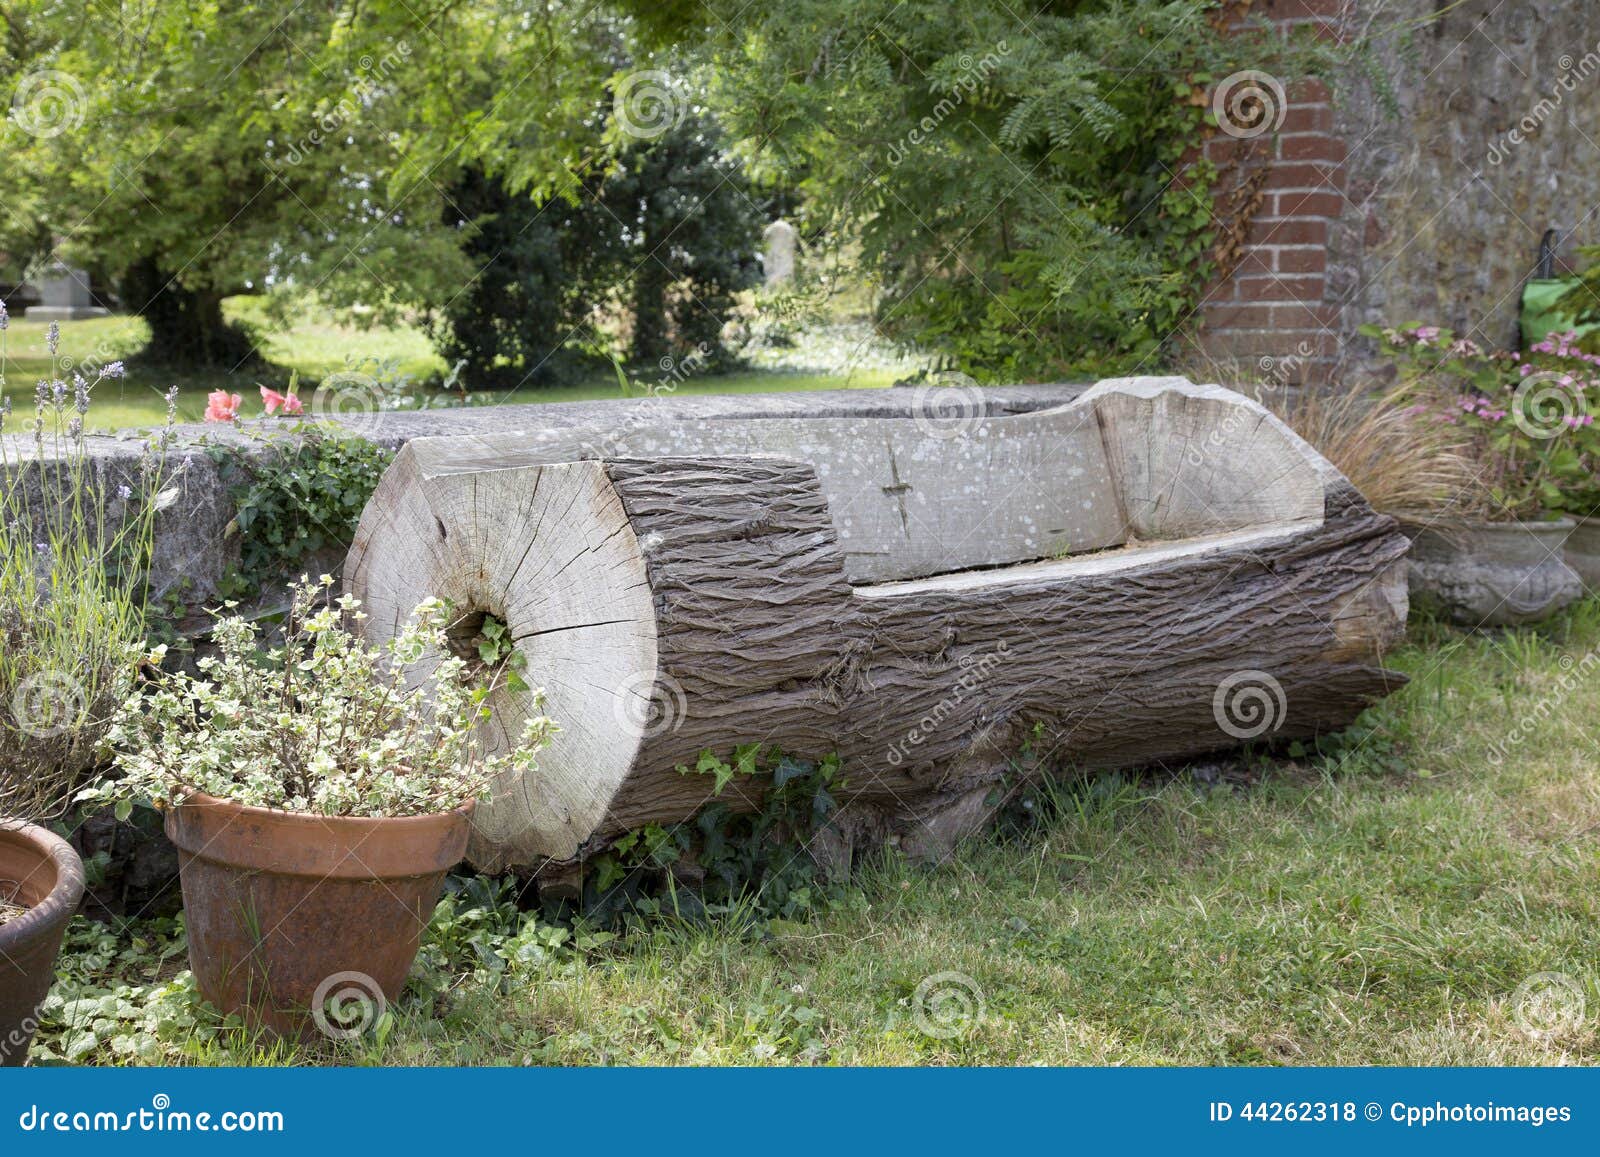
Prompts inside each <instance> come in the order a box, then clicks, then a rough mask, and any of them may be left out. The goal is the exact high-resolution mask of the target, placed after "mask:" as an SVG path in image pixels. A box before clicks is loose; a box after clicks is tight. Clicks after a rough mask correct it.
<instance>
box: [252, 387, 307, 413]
mask: <svg viewBox="0 0 1600 1157" xmlns="http://www.w3.org/2000/svg"><path fill="white" fill-rule="evenodd" d="M261 401H262V402H263V403H264V404H265V405H266V407H267V416H268V417H271V416H272V415H273V414H276V413H277V412H278V409H279V408H280V407H281V408H282V409H283V412H284V414H285V416H287V415H289V414H298V413H301V412H302V411H303V410H304V409H305V407H304V406H302V405H301V404H300V398H299V395H297V394H280V393H278V391H277V390H272V389H268V388H267V387H266V386H262V387H261Z"/></svg>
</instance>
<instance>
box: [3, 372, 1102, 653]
mask: <svg viewBox="0 0 1600 1157" xmlns="http://www.w3.org/2000/svg"><path fill="white" fill-rule="evenodd" d="M1087 388H1088V385H1087V384H1080V385H1064V384H1054V385H1049V384H1047V385H1034V386H990V387H987V388H982V389H979V388H977V387H963V386H902V387H894V388H889V389H872V390H818V391H798V392H794V393H785V394H718V395H705V396H685V397H670V398H668V397H654V398H633V399H622V398H619V399H615V400H611V401H599V402H556V403H549V404H544V405H538V404H534V405H506V406H483V407H473V408H468V409H455V410H448V409H447V410H428V411H423V412H420V413H418V412H411V413H407V412H396V413H387V412H386V413H368V414H356V415H352V416H351V417H349V418H347V419H344V420H342V421H341V422H339V425H341V426H342V427H344V428H346V429H348V430H349V431H350V432H351V433H354V434H358V435H360V436H362V437H364V438H367V439H369V440H371V441H373V442H377V443H378V444H380V445H383V446H387V447H389V448H391V449H397V448H399V447H400V446H402V445H404V444H405V443H406V442H408V441H410V440H411V439H412V438H420V437H427V436H444V435H450V434H484V433H497V434H509V433H518V432H528V431H535V430H552V429H564V428H573V427H598V428H603V429H605V430H607V431H608V432H609V433H608V435H607V436H606V438H605V439H604V444H602V445H598V446H594V447H591V448H589V449H588V450H586V452H585V456H586V457H626V456H627V453H628V442H629V438H630V436H636V435H638V434H641V433H643V432H645V431H649V430H658V429H660V428H662V427H664V426H670V425H671V424H672V423H675V422H697V421H702V420H704V419H707V418H774V417H811V418H856V419H860V420H862V421H868V420H871V419H874V418H917V417H919V416H925V417H926V418H928V420H930V421H932V422H934V423H936V424H938V425H941V426H944V427H946V428H948V426H949V425H950V423H952V422H956V423H960V422H963V421H967V420H975V419H976V418H977V417H979V416H984V415H1001V414H1015V413H1026V412H1029V411H1032V410H1038V409H1044V408H1047V407H1050V406H1058V405H1063V404H1065V403H1066V402H1069V401H1071V400H1072V399H1073V398H1075V397H1077V396H1078V395H1079V394H1080V393H1082V392H1083V391H1084V390H1085V389H1087ZM289 429H290V427H288V426H286V425H284V424H283V423H282V422H281V421H279V420H276V419H271V418H267V419H260V420H257V421H253V422H245V423H241V424H239V425H238V426H218V425H196V426H180V427H178V428H177V430H176V431H175V438H174V444H173V449H172V450H171V451H170V452H169V454H168V458H167V476H168V477H169V479H171V482H170V483H169V485H170V486H172V487H175V488H176V489H177V492H178V493H177V494H176V496H175V498H174V500H173V501H172V502H171V504H170V505H169V506H168V507H167V508H166V509H165V510H163V511H162V512H161V514H160V515H158V516H157V521H156V528H155V556H154V560H153V565H152V575H151V581H152V586H153V588H154V594H155V595H156V597H157V599H161V598H164V597H165V596H166V595H167V594H168V593H169V592H171V593H173V594H174V595H175V596H176V597H177V598H178V599H179V600H180V601H181V603H182V610H183V613H182V616H181V621H180V626H181V627H183V628H184V629H185V630H189V631H196V630H201V629H204V627H205V626H206V625H207V624H208V623H209V622H210V617H209V614H208V613H207V609H206V608H208V607H215V606H216V605H217V602H218V599H219V595H218V583H219V582H220V580H221V579H222V578H223V577H224V575H226V574H227V572H228V571H229V569H230V568H231V567H232V566H234V565H236V564H237V562H238V557H239V543H238V538H237V536H236V535H234V534H232V533H231V532H230V527H229V524H230V523H231V522H232V521H233V517H234V513H235V511H234V503H233V499H232V497H231V495H230V492H229V488H228V486H227V484H226V483H225V482H224V480H223V478H222V475H221V472H220V471H219V469H218V465H217V462H216V460H215V458H214V456H213V455H214V452H215V451H216V450H217V449H218V448H225V449H226V450H227V451H228V452H230V453H238V454H243V455H259V456H265V455H266V454H267V453H268V452H269V448H270V446H271V445H272V443H273V442H274V441H275V440H278V439H281V438H283V437H286V436H292V435H289V434H286V431H287V430H289ZM635 440H636V441H637V440H638V439H637V438H636V437H635ZM6 441H7V445H6V447H5V450H6V458H5V459H4V460H6V461H10V462H13V463H16V462H26V461H31V459H32V450H33V448H32V443H31V441H30V440H27V439H26V438H19V437H17V436H15V435H7V436H6ZM87 445H88V446H89V448H90V452H91V453H92V454H93V456H94V458H95V463H96V468H97V469H98V470H99V471H101V472H102V476H103V477H104V478H105V479H106V484H105V486H104V492H105V493H112V492H114V491H115V490H116V487H117V485H118V484H120V483H121V482H123V481H128V482H130V483H136V482H137V471H138V469H139V461H140V456H141V454H142V452H143V450H144V442H143V441H142V440H141V439H139V438H136V437H131V436H128V435H126V434H124V435H118V436H109V435H102V436H95V437H91V438H89V439H87ZM23 485H24V486H25V487H28V486H35V487H36V485H37V483H36V481H35V482H26V481H25V482H24V483H23ZM338 561H339V559H337V558H334V559H324V560H318V562H317V563H316V564H314V565H326V566H330V567H331V566H336V565H337V563H338Z"/></svg>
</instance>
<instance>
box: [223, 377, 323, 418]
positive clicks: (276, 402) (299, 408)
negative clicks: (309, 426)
mask: <svg viewBox="0 0 1600 1157" xmlns="http://www.w3.org/2000/svg"><path fill="white" fill-rule="evenodd" d="M243 406H244V395H243V394H230V393H228V391H227V390H212V391H211V392H210V393H209V394H207V395H206V412H205V420H206V421H208V422H234V421H237V420H238V418H239V411H240V409H241V408H242V407H243ZM261 406H262V409H264V410H265V411H266V412H267V417H269V418H270V417H272V416H274V415H275V414H277V413H278V412H279V411H280V410H281V411H282V412H283V415H284V417H286V418H287V417H293V416H295V415H297V414H303V413H304V412H305V406H304V404H303V403H302V402H301V401H300V395H298V394H296V393H295V391H294V384H293V383H290V385H289V391H288V393H283V394H280V393H279V392H278V391H277V390H274V389H272V388H271V387H270V386H262V387H261Z"/></svg>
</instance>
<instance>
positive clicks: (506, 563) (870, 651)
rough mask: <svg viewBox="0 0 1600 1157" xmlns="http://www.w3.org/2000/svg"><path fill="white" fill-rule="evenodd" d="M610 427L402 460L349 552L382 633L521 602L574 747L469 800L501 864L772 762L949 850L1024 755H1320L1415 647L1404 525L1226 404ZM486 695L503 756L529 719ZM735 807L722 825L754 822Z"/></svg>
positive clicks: (1097, 763)
mask: <svg viewBox="0 0 1600 1157" xmlns="http://www.w3.org/2000/svg"><path fill="white" fill-rule="evenodd" d="M934 403H941V404H944V405H948V399H939V398H935V399H934V400H933V402H930V406H933V405H934ZM930 412H931V413H937V412H938V411H937V408H935V409H933V410H931V411H930ZM620 438H621V440H622V441H623V442H625V443H626V444H627V445H626V448H627V450H628V451H629V452H630V454H631V455H632V456H629V457H614V458H612V459H611V460H608V461H574V460H573V459H575V458H578V457H579V456H580V455H581V454H582V453H583V452H584V450H583V448H584V447H585V446H598V445H613V446H615V445H616V444H617V443H618V440H619V432H618V431H604V432H603V431H582V430H580V431H570V430H569V431H543V432H539V433H534V434H508V435H498V436H491V437H485V438H453V439H419V440H417V441H414V442H412V443H410V444H409V445H408V446H407V447H406V449H405V450H403V451H402V452H401V454H400V456H399V457H398V458H397V460H396V462H395V464H394V465H393V466H392V467H391V469H390V471H389V473H388V474H387V475H386V476H385V478H384V480H383V482H382V483H381V484H380V486H379V488H378V491H377V493H376V494H375V495H374V497H373V500H372V503H371V504H370V505H369V506H368V508H367V511H366V513H365V515H364V516H363V518H362V522H361V526H360V529H359V530H358V532H357V536H356V541H355V544H354V546H353V547H352V550H351V555H350V559H349V562H348V564H347V570H346V573H347V575H349V576H350V577H349V582H350V587H351V589H352V591H353V592H354V593H355V594H356V595H357V597H359V598H361V599H362V600H363V601H364V602H366V603H367V604H368V610H369V611H370V612H372V618H371V619H370V620H368V624H367V625H368V628H369V629H370V630H371V631H372V633H373V634H374V635H375V636H379V637H381V636H383V635H385V634H387V633H388V632H390V631H392V630H393V628H394V625H395V624H396V623H397V622H398V621H400V619H402V618H403V617H404V615H405V613H406V612H407V611H408V610H409V609H410V607H411V606H412V605H414V604H415V603H416V602H419V601H421V599H422V598H423V597H424V596H426V595H428V594H435V595H442V596H444V597H447V598H452V599H454V600H455V601H456V602H457V603H458V604H459V605H461V606H463V607H464V608H467V609H474V610H476V609H481V610H485V611H492V612H493V613H496V614H500V615H502V616H503V617H504V618H505V619H506V621H507V623H508V625H509V627H510V628H511V632H512V635H513V637H514V638H515V639H516V641H517V646H518V648H519V650H521V651H522V653H523V654H524V655H525V656H526V659H527V668H528V675H529V681H530V682H531V683H533V684H535V685H540V684H542V685H543V686H544V687H545V689H546V692H547V695H548V702H547V710H548V712H549V714H550V715H551V716H552V717H553V718H555V719H556V721H557V722H558V723H559V724H561V725H562V726H563V728H564V731H563V732H562V734H561V735H560V736H558V737H557V739H556V740H555V741H554V743H553V744H552V746H551V747H550V749H549V750H548V751H547V752H546V753H545V756H544V757H543V759H542V760H541V762H540V766H539V769H538V771H537V772H536V773H535V774H534V775H532V776H531V777H529V778H528V780H527V781H526V782H520V781H519V782H516V783H506V784H502V785H499V786H497V788H496V791H495V796H494V799H493V801H492V802H491V804H490V805H488V806H487V807H484V808H481V809H480V816H481V822H480V824H479V830H478V832H477V834H476V836H475V837H474V842H473V846H472V848H471V850H470V854H471V856H472V859H473V860H474V862H475V863H477V864H479V865H480V866H482V867H484V868H487V869H491V870H492V869H501V868H505V867H510V866H517V867H527V866H533V867H539V866H540V865H544V866H546V867H547V868H553V869H559V868H560V867H562V866H563V865H565V864H567V863H570V862H571V861H572V860H574V859H578V858H582V857H584V856H586V855H588V854H590V853H592V852H593V851H597V850H599V849H601V848H603V847H604V846H605V845H606V844H607V843H608V842H609V841H610V840H612V839H614V838H615V837H616V836H618V835H620V834H622V833H624V832H626V831H629V830H631V829H634V828H637V827H639V826H641V825H643V824H645V823H650V822H660V823H668V822H675V821H679V820H683V819H686V818H688V817H689V816H691V815H693V814H694V813H695V812H696V811H697V810H699V809H700V808H701V807H703V806H704V805H706V804H707V803H709V802H710V800H711V785H710V784H709V783H708V782H706V781H705V779H704V778H703V777H698V776H692V775H682V774H679V773H678V771H677V770H676V769H677V768H678V766H680V765H686V764H688V765H692V764H693V763H694V761H695V758H696V756H697V755H698V753H699V752H701V751H702V750H705V749H711V750H713V751H715V752H717V753H719V754H722V755H726V754H727V753H728V752H729V751H730V750H731V749H732V748H733V747H734V746H735V745H736V744H741V743H748V742H755V741H761V742H765V743H770V744H775V745H777V746H778V747H780V748H782V749H783V750H784V751H786V752H788V753H790V754H792V755H796V756H802V757H810V758H820V757H822V756H825V755H827V754H829V753H832V752H837V753H839V754H840V755H841V756H842V758H843V774H844V776H845V778H846V780H847V784H846V786H845V787H844V788H843V789H841V791H840V792H839V793H838V794H839V795H840V798H841V800H842V801H843V806H842V807H841V809H840V811H839V812H838V813H837V814H836V816H835V817H834V825H833V827H834V830H833V831H832V832H831V833H830V837H829V839H830V841H831V842H832V844H833V845H834V854H835V855H842V856H843V857H845V858H848V856H849V852H850V848H851V846H852V845H855V844H860V843H862V842H867V843H877V842H881V841H894V842H898V843H899V844H900V845H901V846H902V847H903V848H905V849H907V850H908V851H910V852H913V853H915V854H920V855H937V854H940V853H941V852H943V851H944V850H946V849H947V848H948V847H949V845H950V844H951V842H952V841H953V840H954V839H955V838H957V837H959V836H960V835H961V834H963V833H964V832H966V831H968V830H971V828H972V827H974V826H975V825H977V824H978V823H981V822H982V820H983V819H984V817H985V816H986V814H987V812H988V810H989V804H990V802H991V797H992V796H993V795H994V794H995V792H996V789H1001V790H1002V791H1003V790H1004V789H1006V788H1008V787H1010V786H1012V785H1014V784H1015V783H1016V782H1017V779H1018V776H1019V775H1020V774H1021V773H1020V770H1019V769H1020V766H1021V756H1022V754H1023V752H1024V750H1025V749H1026V750H1028V751H1031V752H1032V753H1033V754H1034V755H1035V756H1043V757H1046V758H1045V759H1044V762H1053V763H1058V764H1059V763H1070V764H1073V765H1076V766H1080V767H1087V768H1105V767H1116V766H1126V765H1130V764H1137V763H1143V762H1148V761H1152V760H1159V759H1170V758H1181V757H1184V756H1189V755H1195V754H1200V753H1204V752H1207V751H1211V750H1215V749H1219V748H1224V747H1228V746H1230V745H1233V744H1235V743H1237V742H1239V741H1240V740H1241V739H1243V738H1253V737H1256V736H1261V737H1264V738H1291V737H1305V736H1310V735H1313V734H1315V733H1318V732H1320V731H1326V730H1331V729H1336V728H1339V727H1342V726H1345V725H1347V724H1349V723H1350V722H1351V721H1352V720H1353V719H1354V718H1355V716H1356V715H1357V714H1358V713H1359V712H1360V711H1361V710H1362V708H1363V707H1365V706H1366V705H1367V704H1369V703H1370V702H1372V701H1373V700H1374V699H1376V698H1378V697H1380V696H1382V695H1383V694H1385V693H1386V692H1387V691H1389V690H1391V689H1392V688H1393V687H1395V686H1396V685H1398V683H1399V682H1400V681H1401V680H1400V679H1399V677H1397V676H1395V675H1393V674H1391V673H1389V672H1386V671H1384V670H1383V669H1382V668H1381V667H1380V666H1379V660H1380V658H1381V655H1382V653H1383V651H1384V649H1385V648H1386V647H1388V646H1389V645H1390V644H1391V643H1392V642H1393V641H1394V640H1395V639H1396V638H1397V637H1398V636H1399V634H1400V633H1401V631H1402V630H1403V625H1404V617H1405V578H1404V572H1403V568H1402V565H1401V560H1402V558H1403V556H1404V553H1405V550H1406V540H1405V538H1404V536H1403V535H1401V534H1400V533H1399V532H1398V531H1397V530H1396V528H1395V525H1394V523H1393V521H1392V520H1391V519H1389V518H1388V517H1386V516H1383V515H1379V514H1376V513H1374V512H1373V511H1372V509H1371V508H1370V507H1369V506H1367V504H1366V502H1365V501H1364V500H1363V499H1362V498H1361V497H1360V495H1359V494H1357V493H1356V492H1355V491H1354V489H1353V488H1351V486H1350V485H1349V483H1348V482H1346V481H1345V480H1344V478H1343V477H1342V476H1341V475H1339V474H1338V473H1337V472H1336V471H1335V470H1334V469H1333V468H1332V467H1331V466H1329V465H1328V464H1327V463H1326V462H1325V461H1323V460H1322V459H1321V458H1319V457H1318V456H1317V455H1316V454H1315V453H1314V452H1313V451H1311V450H1310V448H1309V447H1307V446H1306V445H1305V444H1304V443H1303V442H1301V441H1300V440H1299V439H1298V438H1297V437H1295V436H1294V434H1292V433H1291V432H1290V431H1289V430H1288V429H1287V428H1286V427H1284V426H1283V425H1282V424H1281V423H1279V422H1277V420H1276V419H1274V418H1272V417H1270V415H1268V414H1267V413H1266V412H1265V411H1264V410H1262V409H1261V408H1260V407H1259V406H1256V405H1255V404H1254V403H1251V402H1248V401H1247V400H1245V399H1244V398H1241V397H1239V396H1238V395H1235V394H1231V393H1229V392H1228V391H1224V390H1220V389H1218V388H1216V387H1196V386H1192V385H1190V384H1188V383H1187V382H1182V381H1181V380H1180V379H1163V380H1152V379H1133V380H1129V381H1125V382H1108V383H1102V384H1101V385H1100V386H1099V387H1096V388H1095V389H1094V390H1092V391H1090V392H1089V393H1087V394H1085V395H1084V396H1083V397H1082V398H1080V399H1079V400H1078V401H1076V402H1074V403H1073V404H1071V405H1069V406H1066V407H1062V408H1060V409H1057V410H1052V411H1046V412H1042V413H1036V414H1029V415H1022V416H1016V417H1004V418H979V417H972V418H971V419H970V420H969V421H968V422H967V423H966V425H965V426H964V427H963V428H961V429H959V430H957V431H955V432H952V431H951V430H950V429H949V428H948V427H945V426H940V425H939V424H938V423H937V422H936V421H934V420H933V419H931V418H928V417H926V416H925V417H919V418H915V419H879V420H876V421H871V422H858V421H848V420H835V419H791V420H783V419H776V420H749V421H724V422H707V423H700V424H688V423H685V424H681V425H678V426H673V427H670V428H662V427H653V428H649V429H644V430H640V431H636V432H635V431H623V432H620ZM608 439H609V441H608ZM756 446H765V447H767V448H768V451H767V453H768V456H761V455H760V454H758V453H753V452H752V448H753V447H756ZM1063 543H1065V545H1063ZM495 706H496V708H497V710H498V712H499V720H500V722H499V726H500V727H501V728H502V729H503V731H502V732H501V733H500V734H499V735H498V736H496V742H502V743H503V742H505V738H504V737H505V735H506V734H515V733H516V731H517V730H519V727H520V722H519V720H520V718H521V717H523V716H524V715H525V713H526V712H527V710H529V708H530V704H529V703H528V702H527V701H526V700H525V699H522V698H519V697H516V696H512V695H509V694H508V695H502V697H501V700H500V702H499V703H497V704H496V705H495ZM741 789H742V790H743V791H744V792H745V793H746V794H743V795H735V796H734V798H732V799H731V800H729V802H731V803H733V804H734V805H735V806H740V807H755V806H757V805H758V803H759V800H758V798H756V797H755V796H754V795H752V794H749V792H750V789H749V787H748V785H747V784H741V783H739V782H738V781H736V784H735V789H734V790H735V791H736V792H737V791H739V790H741Z"/></svg>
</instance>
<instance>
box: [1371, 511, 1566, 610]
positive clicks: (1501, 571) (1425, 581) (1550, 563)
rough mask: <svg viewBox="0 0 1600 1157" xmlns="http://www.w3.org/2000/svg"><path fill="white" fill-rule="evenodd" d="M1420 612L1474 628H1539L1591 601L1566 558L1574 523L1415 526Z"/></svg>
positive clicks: (1413, 561)
mask: <svg viewBox="0 0 1600 1157" xmlns="http://www.w3.org/2000/svg"><path fill="white" fill-rule="evenodd" d="M1402 527H1403V529H1404V530H1405V532H1406V533H1407V535H1409V536H1410V537H1411V558H1410V583H1411V597H1412V603H1413V605H1415V606H1430V605H1431V606H1433V607H1434V608H1435V609H1437V610H1439V611H1440V612H1442V613H1443V614H1445V615H1447V616H1448V617H1449V618H1450V619H1452V620H1454V621H1455V622H1457V623H1460V624H1462V625H1463V626H1469V627H1509V626H1517V625H1520V624H1523V623H1533V622H1538V621H1539V620H1540V619H1544V618H1547V617H1549V616H1550V615H1552V614H1554V613H1555V612H1556V611H1559V610H1560V609H1561V608H1563V607H1565V606H1568V605H1570V604H1572V603H1574V602H1576V601H1577V600H1578V599H1580V598H1582V597H1583V592H1584V588H1583V580H1582V579H1580V578H1579V577H1578V575H1577V572H1575V571H1574V570H1573V569H1572V568H1571V567H1569V566H1568V565H1567V564H1566V562H1565V561H1564V558H1563V552H1564V548H1565V544H1566V541H1567V537H1568V536H1569V535H1570V534H1571V533H1572V530H1573V523H1572V520H1571V519H1566V518H1563V519H1553V520H1550V521H1547V522H1473V523H1451V524H1429V525H1418V524H1414V523H1413V524H1407V523H1406V522H1404V521H1402Z"/></svg>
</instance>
